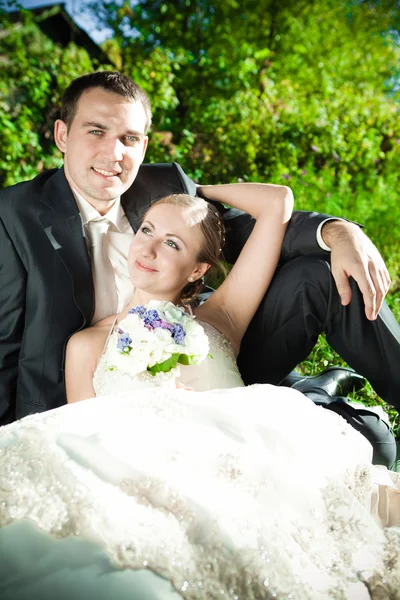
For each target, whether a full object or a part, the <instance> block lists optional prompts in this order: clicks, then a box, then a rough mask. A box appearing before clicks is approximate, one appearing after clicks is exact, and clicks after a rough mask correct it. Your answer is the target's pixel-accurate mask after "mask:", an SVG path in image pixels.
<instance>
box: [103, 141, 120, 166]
mask: <svg viewBox="0 0 400 600" xmlns="http://www.w3.org/2000/svg"><path fill="white" fill-rule="evenodd" d="M103 152H104V154H105V157H106V158H108V160H114V161H115V162H119V161H121V160H122V159H123V156H124V145H123V143H122V142H121V141H120V140H118V139H117V140H116V139H108V140H107V142H106V144H105V145H104V146H103Z"/></svg>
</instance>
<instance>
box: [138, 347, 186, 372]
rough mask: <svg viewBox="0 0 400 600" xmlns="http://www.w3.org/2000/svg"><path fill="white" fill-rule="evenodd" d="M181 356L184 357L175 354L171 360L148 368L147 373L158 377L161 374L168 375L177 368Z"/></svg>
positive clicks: (168, 359)
mask: <svg viewBox="0 0 400 600" xmlns="http://www.w3.org/2000/svg"><path fill="white" fill-rule="evenodd" d="M180 356H182V355H180V354H179V353H178V352H175V354H172V355H171V356H170V358H167V360H164V362H162V363H159V364H156V365H153V366H152V367H147V371H148V372H149V373H151V374H152V375H156V374H157V373H160V372H163V373H168V371H170V370H171V369H173V368H174V367H176V365H177V362H178V360H179V357H180Z"/></svg>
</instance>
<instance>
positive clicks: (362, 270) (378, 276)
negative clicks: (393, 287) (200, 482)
mask: <svg viewBox="0 0 400 600" xmlns="http://www.w3.org/2000/svg"><path fill="white" fill-rule="evenodd" d="M321 235H322V239H323V240H324V242H325V244H327V246H329V248H330V249H331V269H332V275H333V278H334V280H335V283H336V287H337V289H338V292H339V294H340V297H341V299H342V304H343V306H347V305H348V304H349V303H350V301H351V288H350V284H349V280H348V278H349V277H353V279H354V280H355V281H356V282H357V284H358V287H359V288H360V290H361V293H362V295H363V297H364V304H365V314H366V316H367V319H369V320H370V321H373V320H374V319H376V317H377V315H378V313H379V310H380V308H381V306H382V302H383V300H384V298H385V296H386V294H387V291H388V289H389V286H390V276H389V273H388V270H387V268H386V265H385V263H384V262H383V259H382V256H381V255H380V254H379V252H378V250H377V248H376V247H375V246H374V244H373V243H372V242H371V240H370V239H369V238H368V237H367V236H366V235H365V233H364V232H363V231H362V229H360V227H358V225H355V224H354V223H348V222H347V221H339V220H337V221H328V222H326V223H325V224H324V225H323V227H322V231H321Z"/></svg>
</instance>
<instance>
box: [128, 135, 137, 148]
mask: <svg viewBox="0 0 400 600" xmlns="http://www.w3.org/2000/svg"><path fill="white" fill-rule="evenodd" d="M125 140H126V141H127V142H128V144H129V145H130V146H137V145H138V144H140V137H138V136H137V135H127V136H126V137H125Z"/></svg>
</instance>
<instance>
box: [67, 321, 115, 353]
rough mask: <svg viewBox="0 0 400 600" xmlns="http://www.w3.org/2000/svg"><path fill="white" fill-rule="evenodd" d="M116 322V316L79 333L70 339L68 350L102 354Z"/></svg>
mask: <svg viewBox="0 0 400 600" xmlns="http://www.w3.org/2000/svg"><path fill="white" fill-rule="evenodd" d="M114 321H115V315H111V316H110V317H106V318H105V319H102V320H101V321H99V322H98V323H96V324H95V325H92V326H91V327H87V328H86V329H82V330H81V331H78V332H77V333H75V334H74V335H73V336H71V337H70V339H69V341H68V345H67V350H68V351H69V352H71V350H73V351H74V352H75V353H76V352H79V353H81V352H82V353H85V352H94V353H95V354H98V353H99V352H100V354H101V352H102V350H103V348H104V344H105V343H106V340H107V337H108V334H109V333H110V329H111V327H112V326H113V323H114Z"/></svg>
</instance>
